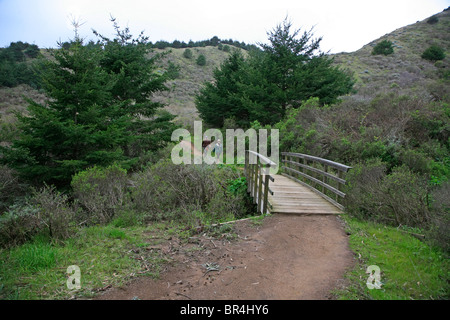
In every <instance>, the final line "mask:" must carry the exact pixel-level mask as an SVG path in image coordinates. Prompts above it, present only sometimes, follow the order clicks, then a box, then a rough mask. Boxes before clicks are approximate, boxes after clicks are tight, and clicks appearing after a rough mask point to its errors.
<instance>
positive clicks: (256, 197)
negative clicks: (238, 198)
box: [245, 150, 276, 214]
mask: <svg viewBox="0 0 450 320" xmlns="http://www.w3.org/2000/svg"><path fill="white" fill-rule="evenodd" d="M247 153H248V158H247V157H246V158H245V172H246V176H247V192H249V193H250V196H251V197H252V198H253V203H255V204H256V206H257V211H258V212H260V213H261V214H265V213H268V212H269V210H270V209H269V207H270V204H269V200H268V194H269V193H270V194H272V195H273V191H272V190H270V188H269V180H271V181H274V178H273V177H271V176H270V168H271V167H272V165H276V163H274V162H273V161H271V160H270V159H269V158H267V157H265V156H263V155H261V154H259V153H256V152H254V151H251V150H246V154H247Z"/></svg>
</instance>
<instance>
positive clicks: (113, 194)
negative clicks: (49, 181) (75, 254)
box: [71, 164, 128, 224]
mask: <svg viewBox="0 0 450 320" xmlns="http://www.w3.org/2000/svg"><path fill="white" fill-rule="evenodd" d="M127 181H128V179H127V171H126V170H125V169H122V168H121V167H119V165H117V164H114V165H111V166H109V167H107V168H101V167H97V166H95V167H92V168H90V169H87V170H85V171H82V172H79V173H77V174H76V175H75V176H74V177H73V179H72V182H71V186H72V189H73V195H74V197H75V199H76V200H77V201H78V202H79V203H80V204H81V205H82V207H83V208H84V209H85V210H86V211H87V213H88V214H89V219H90V220H91V222H93V223H101V224H105V223H108V222H110V221H111V219H112V217H113V216H114V214H115V212H116V210H117V209H118V208H121V206H122V204H123V203H124V201H125V196H126V185H127Z"/></svg>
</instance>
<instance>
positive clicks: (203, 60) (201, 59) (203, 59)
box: [195, 54, 206, 66]
mask: <svg viewBox="0 0 450 320" xmlns="http://www.w3.org/2000/svg"><path fill="white" fill-rule="evenodd" d="M195 62H196V63H197V64H198V65H199V66H204V65H206V57H205V56H204V55H203V54H201V55H199V56H198V57H197V60H196V61H195Z"/></svg>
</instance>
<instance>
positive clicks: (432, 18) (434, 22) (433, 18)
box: [427, 16, 439, 24]
mask: <svg viewBox="0 0 450 320" xmlns="http://www.w3.org/2000/svg"><path fill="white" fill-rule="evenodd" d="M438 22H439V18H438V17H436V16H432V17H430V18H428V20H427V23H428V24H436V23H438Z"/></svg>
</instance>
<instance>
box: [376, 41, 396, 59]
mask: <svg viewBox="0 0 450 320" xmlns="http://www.w3.org/2000/svg"><path fill="white" fill-rule="evenodd" d="M392 53H394V48H393V46H392V42H391V41H389V40H383V41H381V42H379V43H378V44H377V45H376V46H375V47H374V48H373V50H372V55H378V54H384V55H385V56H387V55H390V54H392Z"/></svg>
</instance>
